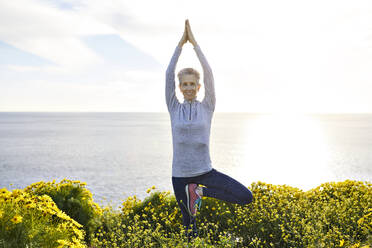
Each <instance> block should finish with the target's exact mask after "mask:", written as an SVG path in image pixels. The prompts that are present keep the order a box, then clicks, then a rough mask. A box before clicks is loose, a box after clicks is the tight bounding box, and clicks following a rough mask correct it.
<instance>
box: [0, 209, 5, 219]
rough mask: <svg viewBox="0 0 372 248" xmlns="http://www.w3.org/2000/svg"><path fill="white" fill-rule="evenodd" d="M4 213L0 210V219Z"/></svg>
mask: <svg viewBox="0 0 372 248" xmlns="http://www.w3.org/2000/svg"><path fill="white" fill-rule="evenodd" d="M3 214H4V211H1V210H0V218H1V217H3Z"/></svg>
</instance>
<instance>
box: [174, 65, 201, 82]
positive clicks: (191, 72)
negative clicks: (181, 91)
mask: <svg viewBox="0 0 372 248" xmlns="http://www.w3.org/2000/svg"><path fill="white" fill-rule="evenodd" d="M184 75H195V77H196V83H197V84H199V79H200V74H199V72H198V71H197V70H195V69H194V68H183V69H182V70H180V71H179V72H178V74H177V77H178V81H179V82H180V83H181V78H182V77H183V76H184Z"/></svg>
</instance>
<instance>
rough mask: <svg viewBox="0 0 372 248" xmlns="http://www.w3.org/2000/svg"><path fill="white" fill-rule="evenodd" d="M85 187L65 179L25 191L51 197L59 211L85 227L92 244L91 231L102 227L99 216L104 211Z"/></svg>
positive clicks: (28, 188)
mask: <svg viewBox="0 0 372 248" xmlns="http://www.w3.org/2000/svg"><path fill="white" fill-rule="evenodd" d="M85 186H86V183H85V182H80V181H78V180H68V179H63V180H61V181H60V182H59V183H56V182H55V180H53V181H52V182H43V181H41V182H37V183H33V184H31V185H29V186H28V187H26V188H25V189H24V190H25V192H28V193H30V194H34V195H49V196H50V197H51V198H52V199H53V201H54V202H55V203H56V204H57V206H58V208H59V209H61V210H62V211H64V212H65V213H66V214H67V215H69V216H70V217H71V218H73V219H74V220H75V221H77V222H78V223H80V224H81V225H83V228H84V230H85V232H86V234H87V235H86V236H85V241H86V242H87V243H88V244H90V239H89V237H90V234H91V230H93V229H95V228H96V227H97V226H99V225H100V223H99V221H98V216H100V215H101V214H102V210H101V208H100V206H99V205H98V204H97V203H95V202H94V201H93V196H92V193H91V192H90V191H89V190H88V189H87V188H85Z"/></svg>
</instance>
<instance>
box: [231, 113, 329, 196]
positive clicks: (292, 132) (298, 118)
mask: <svg viewBox="0 0 372 248" xmlns="http://www.w3.org/2000/svg"><path fill="white" fill-rule="evenodd" d="M245 137H246V140H245V145H246V147H245V150H246V151H247V152H246V153H245V154H244V155H243V156H244V159H243V160H244V163H243V164H244V165H252V166H244V167H240V168H238V171H239V173H242V174H244V175H251V176H253V175H252V174H254V176H253V177H254V178H260V180H263V181H266V182H269V183H273V184H289V185H293V186H297V187H301V188H303V189H309V188H311V187H313V186H314V185H317V184H320V183H322V182H324V181H327V180H329V179H330V178H332V175H331V173H330V171H329V168H328V161H329V159H330V151H329V148H328V142H327V139H326V135H325V133H324V131H323V130H322V128H321V126H320V123H319V122H318V121H317V120H316V119H313V118H312V117H310V116H305V115H284V114H282V115H279V114H278V115H263V116H260V117H258V118H257V119H256V120H254V121H252V123H251V124H250V126H248V127H247V128H246V133H245ZM247 170H249V171H247Z"/></svg>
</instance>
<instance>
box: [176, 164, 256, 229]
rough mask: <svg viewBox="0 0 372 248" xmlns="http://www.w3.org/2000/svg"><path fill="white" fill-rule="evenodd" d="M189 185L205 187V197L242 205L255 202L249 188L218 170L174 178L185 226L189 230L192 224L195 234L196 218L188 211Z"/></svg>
mask: <svg viewBox="0 0 372 248" xmlns="http://www.w3.org/2000/svg"><path fill="white" fill-rule="evenodd" d="M189 183H196V184H201V185H203V186H205V187H203V196H206V197H213V198H216V199H219V200H223V201H226V202H231V203H236V204H240V205H245V204H249V203H251V202H252V200H253V196H252V192H251V191H250V190H249V189H247V187H245V186H244V185H243V184H241V183H239V182H238V181H236V180H235V179H233V178H231V177H229V176H228V175H225V174H223V173H221V172H219V171H217V170H216V169H212V170H211V171H209V172H207V173H205V174H202V175H200V176H196V177H172V184H173V190H174V194H175V196H176V200H177V202H178V206H179V207H180V208H181V213H182V221H183V225H184V226H185V228H186V229H187V230H188V229H189V226H190V224H192V225H193V229H194V232H196V224H195V218H193V217H192V216H190V214H189V212H188V211H187V209H186V206H187V205H186V204H187V203H186V201H187V197H186V192H185V186H186V184H189Z"/></svg>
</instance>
